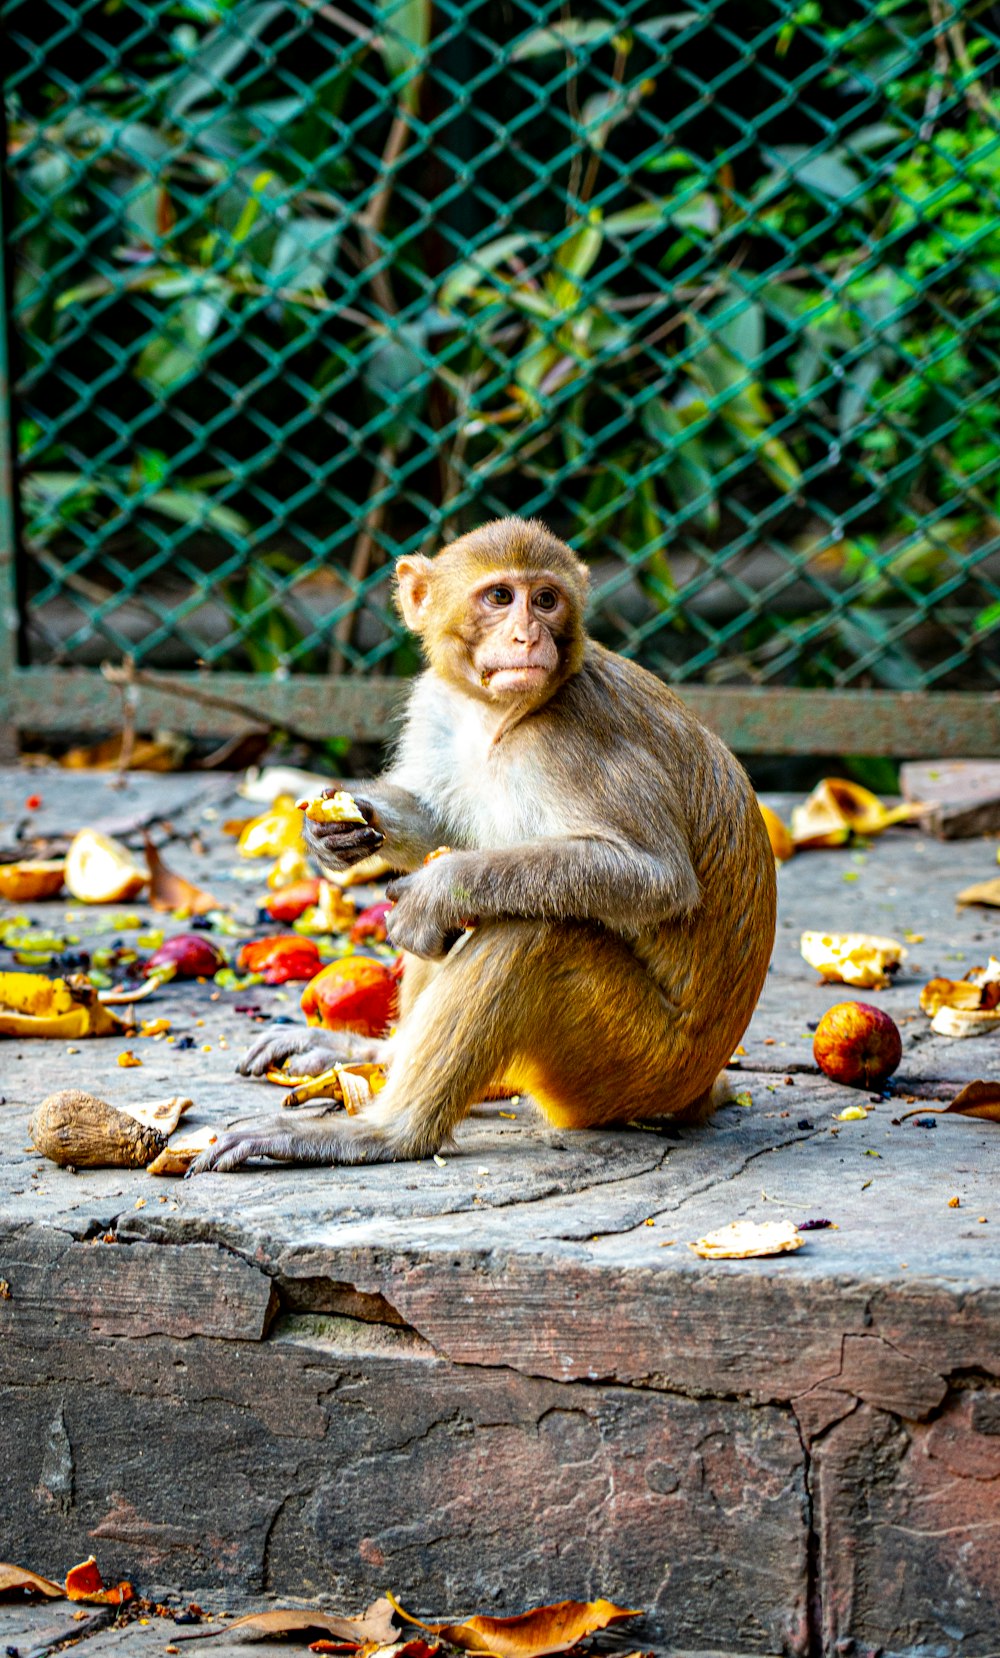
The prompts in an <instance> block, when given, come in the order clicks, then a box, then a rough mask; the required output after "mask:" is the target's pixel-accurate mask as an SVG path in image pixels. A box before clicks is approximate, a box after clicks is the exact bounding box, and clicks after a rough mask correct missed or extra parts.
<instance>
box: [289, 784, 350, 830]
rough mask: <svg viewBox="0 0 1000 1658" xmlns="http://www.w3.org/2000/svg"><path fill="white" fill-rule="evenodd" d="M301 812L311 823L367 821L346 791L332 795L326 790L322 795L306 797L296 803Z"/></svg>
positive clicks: (342, 790) (338, 790) (337, 790)
mask: <svg viewBox="0 0 1000 1658" xmlns="http://www.w3.org/2000/svg"><path fill="white" fill-rule="evenodd" d="M295 804H296V806H297V807H298V809H299V811H300V812H305V814H306V817H307V818H308V819H309V821H310V823H365V822H366V821H367V820H366V818H365V815H364V813H363V812H359V811H358V808H357V804H356V802H355V799H354V796H353V795H349V794H348V792H347V790H346V789H336V790H335V791H334V792H333V793H332V794H331V793H330V792H329V791H328V790H324V792H323V793H322V794H314V795H306V797H305V799H303V800H297V801H296V802H295Z"/></svg>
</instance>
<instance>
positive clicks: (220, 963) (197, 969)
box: [146, 933, 226, 979]
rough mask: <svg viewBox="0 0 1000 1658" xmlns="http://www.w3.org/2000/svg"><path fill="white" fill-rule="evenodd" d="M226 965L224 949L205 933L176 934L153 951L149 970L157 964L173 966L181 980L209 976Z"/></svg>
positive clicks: (155, 967)
mask: <svg viewBox="0 0 1000 1658" xmlns="http://www.w3.org/2000/svg"><path fill="white" fill-rule="evenodd" d="M225 965H226V958H225V956H224V955H223V953H222V951H221V950H220V949H219V948H218V946H217V945H215V944H213V943H212V941H211V939H208V938H206V937H205V935H204V933H177V935H176V936H175V937H174V938H168V939H166V940H165V942H164V943H163V944H161V945H160V948H159V949H158V950H154V951H153V954H152V955H151V956H150V958H149V960H148V961H147V963H146V973H147V975H148V974H150V973H155V972H156V969H157V968H158V967H173V968H174V977H175V978H178V979H210V978H211V977H212V976H213V974H215V973H217V972H218V971H219V968H220V967H225Z"/></svg>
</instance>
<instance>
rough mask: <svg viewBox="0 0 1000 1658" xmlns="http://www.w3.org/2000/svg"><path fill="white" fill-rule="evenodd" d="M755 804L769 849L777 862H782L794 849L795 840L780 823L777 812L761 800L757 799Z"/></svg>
mask: <svg viewBox="0 0 1000 1658" xmlns="http://www.w3.org/2000/svg"><path fill="white" fill-rule="evenodd" d="M757 804H758V806H759V807H760V815H761V817H762V818H763V819H764V827H765V828H766V830H767V838H768V840H769V841H770V842H771V851H772V852H773V853H774V856H775V857H776V858H777V860H778V862H779V863H784V862H785V859H786V858H790V857H791V855H792V853H793V852H794V851H795V842H794V841H793V840H792V837H791V833H790V831H789V830H788V829H787V828H786V827H785V825H784V824H783V823H782V821H781V819H780V817H779V816H778V814H777V812H773V811H772V810H771V808H770V806H765V805H764V802H763V801H762V800H758V802H757Z"/></svg>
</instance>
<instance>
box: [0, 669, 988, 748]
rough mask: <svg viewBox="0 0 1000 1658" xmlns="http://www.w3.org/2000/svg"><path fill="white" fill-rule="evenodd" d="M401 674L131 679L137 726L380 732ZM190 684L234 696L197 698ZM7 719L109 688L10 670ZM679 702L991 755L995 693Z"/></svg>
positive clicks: (749, 722) (828, 739) (716, 718)
mask: <svg viewBox="0 0 1000 1658" xmlns="http://www.w3.org/2000/svg"><path fill="white" fill-rule="evenodd" d="M406 689H407V686H406V682H405V681H401V680H367V681H366V680H359V679H350V678H346V677H342V678H329V679H323V678H320V677H318V676H313V675H296V676H294V677H290V678H286V679H277V678H271V679H268V678H261V677H257V676H254V675H251V674H216V673H213V674H183V673H178V674H171V675H169V676H157V683H156V686H155V688H154V687H150V686H146V685H141V684H140V685H136V686H135V688H134V695H135V697H136V699H137V708H136V714H137V722H138V725H139V728H140V729H141V730H145V731H150V730H153V729H155V728H156V727H158V726H166V727H173V729H174V730H179V731H184V732H185V733H187V734H188V735H190V736H192V737H221V736H227V735H230V734H232V733H234V732H238V731H246V730H252V729H253V727H254V726H255V725H259V724H260V722H261V720H262V719H264V720H267V721H269V722H272V723H273V724H274V725H275V726H278V727H280V726H287V727H289V728H291V729H293V730H295V731H296V732H299V733H301V734H302V735H305V736H310V737H315V738H324V737H351V738H353V739H355V740H366V739H367V740H371V741H382V740H384V739H385V738H387V737H389V736H390V735H391V733H392V731H393V729H394V726H395V724H396V722H397V720H398V717H399V712H400V709H401V707H402V704H403V701H404V700H405V696H406ZM199 693H203V694H205V695H206V696H207V697H210V698H213V699H215V698H218V699H220V700H223V701H226V702H231V703H234V704H237V705H239V704H243V705H245V707H246V710H247V712H246V716H245V717H244V716H242V715H241V714H239V713H238V712H237V711H236V710H235V709H225V708H220V707H219V706H217V705H216V704H215V703H214V702H213V703H207V704H206V703H201V702H199V701H198V700H196V699H197V697H198V695H199ZM7 694H8V706H9V716H8V717H9V718H10V720H11V723H12V724H13V725H14V726H15V727H17V728H19V729H21V730H34V731H46V732H52V733H57V732H69V731H74V732H83V731H91V730H107V731H111V730H116V729H118V727H119V726H120V722H121V697H120V693H119V691H118V690H117V689H116V688H115V686H113V685H109V684H108V682H107V681H106V680H105V679H104V678H103V677H102V676H101V675H99V674H97V673H94V672H92V671H89V670H86V669H54V668H27V669H15V670H14V671H13V673H12V674H11V675H10V677H9V680H8V693H7ZM683 696H684V701H685V702H686V703H687V704H688V706H689V707H690V708H692V709H693V710H694V712H695V713H696V714H697V715H698V717H699V718H700V719H702V720H704V721H705V724H706V725H708V726H710V727H711V728H712V729H713V730H714V731H717V732H718V733H719V735H720V736H721V737H723V738H724V739H725V740H726V742H728V743H729V744H730V745H731V746H732V747H733V748H734V749H736V750H737V752H739V753H743V754H870V755H887V756H891V757H893V758H897V759H904V758H919V757H924V758H930V757H939V756H940V757H943V756H946V755H950V756H963V757H968V758H974V757H984V756H985V757H990V756H1000V693H997V694H987V695H983V694H982V693H976V692H962V691H942V692H933V693H927V692H921V691H914V692H907V691H904V692H897V691H801V690H794V689H792V690H756V689H753V688H739V687H737V688H733V687H726V688H719V689H717V688H715V687H709V686H691V687H686V688H685V690H684V693H683Z"/></svg>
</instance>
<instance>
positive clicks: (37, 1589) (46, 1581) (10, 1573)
mask: <svg viewBox="0 0 1000 1658" xmlns="http://www.w3.org/2000/svg"><path fill="white" fill-rule="evenodd" d="M19 1592H20V1593H23V1594H26V1595H48V1597H49V1598H50V1600H57V1599H58V1600H61V1599H62V1596H63V1589H62V1587H61V1586H60V1584H58V1583H53V1582H52V1580H51V1578H48V1577H39V1576H38V1573H37V1572H29V1571H28V1569H27V1567H26V1566H11V1565H10V1564H9V1563H8V1562H7V1561H6V1560H0V1595H14V1594H18V1593H19Z"/></svg>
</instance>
